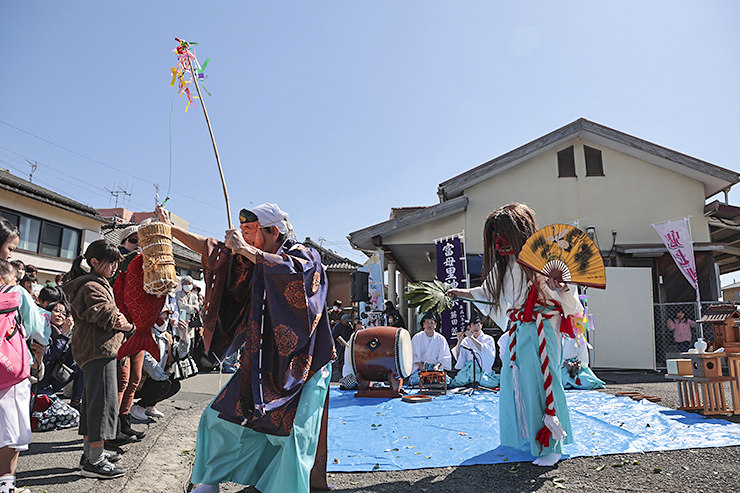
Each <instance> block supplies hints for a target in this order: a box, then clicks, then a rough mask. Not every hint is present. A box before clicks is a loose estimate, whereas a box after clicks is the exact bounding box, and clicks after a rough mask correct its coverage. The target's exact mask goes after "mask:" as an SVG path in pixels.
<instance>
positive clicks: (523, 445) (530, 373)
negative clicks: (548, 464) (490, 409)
mask: <svg viewBox="0 0 740 493" xmlns="http://www.w3.org/2000/svg"><path fill="white" fill-rule="evenodd" d="M540 310H541V311H542V312H543V313H547V312H549V311H550V309H549V308H543V307H540V306H538V307H536V309H535V313H534V317H535V319H536V316H537V311H540ZM543 324H544V326H543V328H544V336H545V347H546V350H547V356H548V358H549V365H548V368H549V370H550V375H552V391H553V397H554V398H555V413H556V415H557V417H558V419H559V420H560V424H561V425H562V426H563V429H565V432H566V433H567V434H568V436H567V437H565V438H564V439H563V440H560V441H557V442H556V441H555V440H554V439H552V438H551V439H550V444H549V446H547V447H543V448H542V450H540V444H539V443H538V442H537V439H536V436H537V432H538V431H539V430H540V428H542V427H543V426H544V422H543V420H542V417H543V416H544V414H545V387H544V377H543V376H542V370H541V369H540V366H541V362H540V354H539V339H538V336H537V326H536V321H535V322H530V323H523V322H517V327H516V329H515V331H516V332H515V334H516V361H515V364H516V365H517V367H518V369H519V388H520V389H521V397H522V402H523V404H524V409H521V410H520V412H522V413H523V414H524V419H525V420H526V423H527V427H528V432H529V438H523V437H522V436H521V435H520V430H519V424H518V420H517V405H516V399H515V393H514V377H513V372H512V369H511V368H510V367H509V361H510V358H511V349H510V348H509V347H507V348H506V351H505V353H504V359H503V361H504V362H505V363H504V365H503V368H502V369H501V392H500V399H499V427H500V433H501V445H504V446H508V447H513V448H516V449H519V450H525V451H526V450H528V451H529V452H530V453H531V454H532V455H533V456H535V457H537V456H540V455H546V454H552V453H557V454H562V453H563V444H568V443H573V431H572V429H571V426H570V416H569V415H568V405H567V403H566V400H565V392H564V391H563V386H562V384H561V382H560V361H559V360H560V341H559V340H558V334H557V333H556V332H555V329H554V328H553V326H552V322H551V319H543Z"/></svg>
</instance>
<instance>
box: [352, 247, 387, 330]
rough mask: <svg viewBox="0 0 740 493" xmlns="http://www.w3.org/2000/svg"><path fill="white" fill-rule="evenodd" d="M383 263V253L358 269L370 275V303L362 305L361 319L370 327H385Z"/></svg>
mask: <svg viewBox="0 0 740 493" xmlns="http://www.w3.org/2000/svg"><path fill="white" fill-rule="evenodd" d="M383 262H384V254H383V252H382V251H381V252H378V253H376V254H374V255H373V256H372V257H370V258H369V259H368V260H367V262H365V265H363V266H362V267H360V268H359V269H357V270H361V271H364V272H367V273H368V274H369V278H368V282H367V292H368V294H369V295H370V301H369V302H367V303H365V302H361V303H360V317H361V318H363V319H364V322H365V325H366V326H368V327H375V326H378V325H383V323H382V316H381V315H382V313H383V310H385V301H384V300H383ZM363 315H364V316H363Z"/></svg>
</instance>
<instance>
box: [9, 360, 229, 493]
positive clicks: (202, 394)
mask: <svg viewBox="0 0 740 493" xmlns="http://www.w3.org/2000/svg"><path fill="white" fill-rule="evenodd" d="M229 377H230V375H227V374H224V375H221V376H219V374H218V373H201V374H199V375H196V376H194V377H191V378H188V379H186V380H183V381H182V382H181V383H182V389H181V390H180V392H178V393H177V394H175V395H174V396H173V397H172V398H171V399H167V400H166V401H164V402H161V403H159V404H157V409H159V410H160V411H162V412H163V413H164V417H163V418H159V419H156V418H153V419H150V420H149V421H148V422H147V423H139V422H137V421H136V420H134V423H133V428H134V429H136V430H143V431H146V436H145V437H144V438H143V439H142V440H141V441H140V442H137V443H132V444H129V445H125V446H123V447H122V449H123V451H124V454H123V459H122V460H121V462H119V466H120V467H123V468H124V469H126V470H127V473H126V475H125V476H123V477H120V478H116V479H107V480H98V479H90V478H84V477H82V476H81V475H80V471H79V469H78V465H79V462H80V457H81V455H82V437H81V436H80V435H78V434H77V427H75V428H71V429H67V430H57V431H46V432H34V434H33V443H31V444H30V446H29V450H28V451H26V452H22V453H21V455H20V457H19V459H18V468H17V471H16V477H17V481H16V483H17V487H18V489H22V488H24V487H25V488H29V489H30V490H31V491H32V492H34V493H36V492H39V493H72V492H74V493H81V492H106V493H111V492H157V493H161V492H178V491H184V487H185V485H187V483H188V482H189V477H190V467H191V464H192V460H193V457H194V456H195V439H196V433H197V429H198V420H199V419H200V415H201V413H202V412H203V409H204V408H205V406H206V405H207V404H208V402H210V400H211V399H212V398H213V397H214V396H215V395H216V393H217V392H218V390H219V388H220V387H219V380H221V382H222V383H223V384H225V383H226V382H227V380H228V378H229Z"/></svg>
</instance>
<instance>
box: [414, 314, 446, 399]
mask: <svg viewBox="0 0 740 493" xmlns="http://www.w3.org/2000/svg"><path fill="white" fill-rule="evenodd" d="M421 327H422V328H423V329H424V330H423V331H422V332H419V333H417V334H416V335H415V336H414V337H413V338H412V339H411V350H412V352H413V363H414V366H415V368H414V372H413V373H412V374H411V376H410V377H409V385H419V378H420V377H419V372H420V371H442V370H447V371H449V370H451V369H452V356H451V355H450V346H449V344H447V339H445V338H444V336H443V335H442V334H440V333H439V332H437V331H436V329H437V314H436V313H433V312H431V311H429V312H427V313H425V314H424V316H423V317H422V319H421ZM446 378H447V383H448V384H449V383H450V382H451V379H450V377H446Z"/></svg>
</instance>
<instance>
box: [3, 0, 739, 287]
mask: <svg viewBox="0 0 740 493" xmlns="http://www.w3.org/2000/svg"><path fill="white" fill-rule="evenodd" d="M739 24H740V3H738V2H735V1H729V0H728V1H711V0H710V1H692V2H687V1H651V2H644V1H621V2H598V1H583V2H575V1H562V2H552V1H547V2H532V1H521V2H519V1H518V2H491V1H459V2H441V1H399V0H396V1H372V2H369V1H368V2H358V1H355V2H339V1H334V2H326V1H311V2H305V1H302V2H295V1H281V2H252V1H239V2H235V1H231V2H227V1H221V2H189V1H181V2H177V3H175V2H164V1H147V2H142V1H128V2H99V1H94V2H93V1H76V2H50V1H34V2H22V1H9V0H6V1H3V2H2V3H0V55H1V56H2V64H3V70H2V73H3V77H2V80H1V82H0V87H2V93H3V101H2V103H0V167H5V168H9V169H10V170H11V172H13V173H14V174H17V175H18V176H23V177H26V178H27V176H28V173H30V171H31V168H30V166H29V165H28V163H27V162H26V159H29V160H31V161H37V162H38V163H39V167H38V170H37V171H36V173H35V175H34V182H35V183H38V184H40V185H42V186H45V187H47V188H50V189H53V190H55V191H57V192H60V193H62V194H64V195H67V196H69V197H71V198H74V199H76V200H79V201H80V202H83V203H87V204H89V205H92V206H94V207H112V206H113V204H114V203H113V200H112V198H111V195H110V194H109V193H108V192H107V191H106V190H105V189H106V188H107V189H116V188H117V187H122V188H125V189H126V190H127V191H129V192H131V195H130V196H129V197H127V199H126V200H125V202H124V205H126V206H127V207H128V208H129V209H131V210H151V209H153V205H154V192H155V189H154V184H159V185H160V190H161V193H162V194H163V195H164V193H165V191H166V189H167V186H168V182H169V152H170V151H169V149H170V132H169V124H170V114H171V112H170V108H171V104H172V101H173V96H174V89H173V88H171V87H170V86H169V83H170V75H171V74H170V68H171V67H173V66H174V64H175V55H174V53H172V50H173V49H174V48H175V46H176V43H175V41H174V38H175V37H180V38H184V39H187V40H191V41H196V42H198V43H199V44H198V45H197V47H196V54H197V56H198V59H199V60H200V61H201V63H202V62H203V61H204V60H205V59H206V58H210V60H211V61H210V64H209V65H208V67H207V69H206V74H207V75H208V77H209V78H208V80H207V81H206V86H207V88H208V90H209V91H210V92H211V94H212V96H211V97H208V96H204V97H205V98H206V107H207V109H208V112H209V115H210V118H211V123H212V125H213V130H214V133H215V138H216V142H217V145H218V148H219V152H220V155H221V161H222V164H223V167H224V174H225V175H226V181H227V186H228V188H229V195H230V199H231V208H232V211H231V215H232V218H234V220H235V221H236V215H237V213H238V211H239V209H240V208H242V207H249V206H251V205H257V204H260V203H263V202H268V201H270V202H273V201H274V202H277V203H278V204H280V206H281V207H282V208H283V209H284V210H286V211H287V212H289V213H290V216H291V220H292V221H293V224H294V227H295V229H296V232H297V234H298V237H299V238H301V239H302V238H304V237H306V236H310V237H312V238H313V239H314V240H318V239H319V238H320V237H321V238H325V239H326V241H325V242H324V245H325V246H328V247H330V248H332V249H334V250H336V251H337V252H338V253H340V254H342V255H345V256H349V257H351V258H354V259H356V260H360V259H362V258H363V257H362V256H361V255H360V254H358V253H356V252H354V253H353V252H352V251H351V248H350V246H349V244H348V243H347V241H346V236H347V234H348V233H349V232H351V231H355V230H358V229H361V228H364V227H367V226H369V225H372V224H375V223H378V222H381V221H384V220H386V219H388V215H389V212H390V208H391V207H393V206H416V205H432V204H434V203H437V201H438V199H437V196H436V193H435V192H436V189H437V185H438V184H439V183H440V182H442V181H444V180H447V179H449V178H451V177H453V176H455V175H457V174H459V173H461V172H464V171H466V170H468V169H470V168H472V167H475V166H477V165H479V164H481V163H483V162H485V161H488V160H489V159H492V158H494V157H497V156H499V155H501V154H503V153H506V152H508V151H510V150H512V149H514V148H516V147H519V146H520V145H522V144H525V143H527V142H529V141H531V140H534V139H536V138H538V137H540V136H542V135H544V134H546V133H548V132H551V131H552V130H555V129H557V128H559V127H561V126H563V125H566V124H568V123H570V122H572V121H574V120H576V119H578V118H580V117H584V118H587V119H589V120H592V121H595V122H597V123H600V124H603V125H606V126H609V127H612V128H615V129H617V130H620V131H623V132H626V133H629V134H631V135H635V136H637V137H640V138H643V139H646V140H648V141H651V142H654V143H656V144H659V145H662V146H666V147H669V148H671V149H674V150H677V151H679V152H682V153H685V154H688V155H691V156H694V157H696V158H699V159H702V160H705V161H708V162H710V163H713V164H716V165H718V166H722V167H725V168H729V169H733V170H736V171H740V165H739V163H738V162H737V159H738V158H737V152H736V145H737V144H736V142H737V138H738V129H739V125H738V118H739V116H738V115H740V91H739V90H738V89H739V87H738V81H740V63H738V62H740V29H739V27H740V25H739ZM171 142H172V156H173V161H172V162H173V173H172V193H171V200H170V202H169V204H168V206H169V208H170V209H171V210H172V211H173V212H175V213H176V214H179V215H180V216H182V217H184V218H186V219H188V220H189V221H190V223H191V229H192V230H193V231H196V232H198V233H201V234H206V235H210V236H215V237H222V236H223V231H224V229H225V228H226V212H225V206H224V200H223V193H222V191H221V183H220V180H219V178H218V173H217V169H216V163H215V158H214V155H213V150H212V147H211V143H210V137H209V135H208V130H207V127H206V124H205V120H204V118H203V113H202V110H201V109H200V107H196V108H194V107H192V106H191V108H190V110H189V111H188V112H187V113H185V102H184V98H182V99H179V100H177V101H175V104H174V111H173V112H172V134H171ZM730 199H731V202H732V203H734V204H740V191H736V190H733V191H732V192H731V194H730ZM666 219H669V218H666ZM481 227H482V225H481ZM656 241H657V236H656ZM736 277H738V278H740V276H736Z"/></svg>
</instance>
